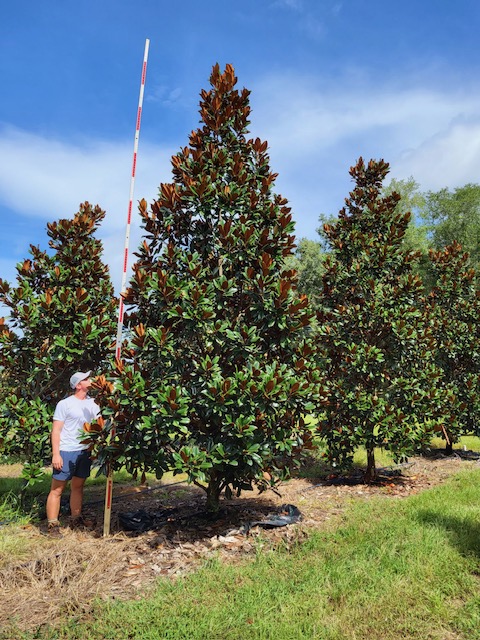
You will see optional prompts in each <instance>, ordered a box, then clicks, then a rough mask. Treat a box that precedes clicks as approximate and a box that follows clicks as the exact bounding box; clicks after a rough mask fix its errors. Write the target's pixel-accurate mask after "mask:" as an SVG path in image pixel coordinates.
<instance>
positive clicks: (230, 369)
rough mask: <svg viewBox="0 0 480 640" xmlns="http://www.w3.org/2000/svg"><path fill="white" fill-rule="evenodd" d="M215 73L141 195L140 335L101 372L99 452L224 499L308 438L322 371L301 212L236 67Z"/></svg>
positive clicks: (273, 469) (271, 475)
mask: <svg viewBox="0 0 480 640" xmlns="http://www.w3.org/2000/svg"><path fill="white" fill-rule="evenodd" d="M210 81H211V85H212V88H211V89H210V90H209V91H206V90H203V91H202V92H201V102H200V115H201V122H202V126H201V127H200V128H199V129H197V130H196V131H193V132H192V133H191V135H190V141H189V142H190V144H189V146H187V147H184V148H182V149H181V150H180V151H179V152H178V153H177V154H176V155H174V156H173V158H172V167H173V178H174V181H173V182H172V183H168V184H162V185H161V187H160V193H159V198H158V200H157V201H156V202H154V203H153V204H152V206H151V207H150V208H147V204H146V202H145V201H142V203H141V207H140V213H141V215H142V218H143V226H144V230H145V235H144V240H143V243H142V244H141V246H140V248H139V251H138V253H137V257H138V260H137V262H136V263H135V265H134V277H133V279H132V281H131V286H130V289H129V290H128V292H127V295H126V298H125V303H126V305H127V308H130V309H131V313H130V316H129V320H128V324H129V327H130V331H131V335H132V339H131V342H130V344H129V346H128V348H126V349H125V351H124V359H125V362H124V363H120V362H117V365H116V369H115V371H114V376H113V382H112V380H107V379H103V380H101V381H100V382H99V385H98V386H99V389H100V399H101V398H102V396H103V398H104V399H103V402H104V404H105V405H106V406H105V409H104V412H103V413H104V415H106V416H109V419H108V420H107V421H106V429H105V432H104V433H103V434H100V435H98V436H96V438H97V440H98V441H99V442H100V445H99V447H98V450H99V453H98V455H99V459H100V461H101V462H103V463H106V462H107V461H108V462H110V463H111V465H113V468H116V467H117V466H120V465H126V467H127V469H129V470H130V471H132V472H135V471H137V470H143V471H145V470H153V471H155V472H156V473H157V476H158V477H160V476H161V475H162V474H163V472H164V471H166V470H167V469H173V470H174V472H176V473H177V472H178V473H180V472H185V473H187V474H188V478H189V480H190V481H192V482H194V483H196V484H198V485H199V486H202V488H204V489H205V491H206V494H207V507H208V508H209V509H210V510H216V509H218V507H219V497H220V493H221V491H222V490H223V489H225V494H226V496H227V497H230V496H232V494H233V493H234V492H236V493H237V494H239V493H240V491H242V490H244V489H251V488H252V486H253V485H254V484H255V485H256V486H258V487H259V488H260V489H264V488H266V487H268V486H270V485H272V484H273V483H274V482H275V479H276V478H278V477H281V476H282V475H283V474H284V473H285V472H286V470H287V469H288V466H289V464H290V463H291V461H292V459H293V458H295V457H296V456H297V455H298V454H299V453H300V451H301V450H302V449H305V448H306V447H308V446H309V439H310V432H309V430H308V429H307V428H306V425H305V423H304V414H305V411H307V410H308V409H309V408H311V407H312V406H313V405H312V404H309V403H311V401H312V400H313V399H314V397H315V392H313V390H312V383H314V382H315V380H316V377H317V372H316V370H315V367H314V366H313V365H310V364H309V363H308V362H309V361H308V356H309V355H310V354H311V347H310V345H309V340H308V335H307V332H306V329H307V328H308V326H309V321H310V314H309V312H308V308H307V305H308V302H307V299H306V297H305V296H303V297H302V296H300V297H298V296H297V295H296V292H295V288H296V275H295V272H294V271H293V270H289V269H287V268H286V267H285V259H286V258H287V257H288V256H290V255H291V253H292V249H293V247H294V239H293V236H292V235H291V233H292V230H293V223H292V219H291V215H290V209H289V208H288V207H287V201H286V200H285V199H284V198H282V197H281V196H280V195H276V194H275V193H274V192H273V186H274V181H275V178H276V174H274V173H272V171H271V170H270V166H269V158H268V154H267V143H266V142H262V141H261V140H260V139H258V138H257V139H249V138H247V134H248V129H247V127H248V124H249V116H250V106H249V91H247V90H246V89H243V90H242V91H239V90H237V89H236V88H235V85H236V82H237V79H236V77H235V75H234V70H233V68H232V67H231V66H230V65H227V67H226V69H225V71H224V72H223V73H221V71H220V69H219V67H218V65H216V66H215V67H214V68H213V72H212V75H211V78H210ZM113 425H114V426H115V433H114V434H113V435H112V432H111V431H110V428H111V427H112V426H113ZM107 436H108V438H107ZM102 441H103V442H106V443H107V445H108V446H106V447H103V448H102V446H101V443H102Z"/></svg>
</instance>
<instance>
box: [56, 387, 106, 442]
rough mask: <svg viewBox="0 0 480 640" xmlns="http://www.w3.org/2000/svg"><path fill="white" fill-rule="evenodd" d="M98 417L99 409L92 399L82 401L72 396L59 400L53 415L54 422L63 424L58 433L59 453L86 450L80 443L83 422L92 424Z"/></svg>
mask: <svg viewBox="0 0 480 640" xmlns="http://www.w3.org/2000/svg"><path fill="white" fill-rule="evenodd" d="M99 415H100V407H99V406H98V404H97V403H96V402H95V400H94V399H93V398H89V397H88V396H87V397H86V398H85V399H84V400H80V399H79V398H76V397H75V396H74V395H71V396H69V397H68V398H65V400H60V402H59V403H58V404H57V406H56V408H55V413H54V414H53V419H54V420H60V421H61V422H63V427H62V430H61V431H60V451H80V450H82V449H88V445H86V444H82V443H81V442H80V438H81V433H80V432H81V431H84V429H83V425H84V424H85V422H92V420H95V418H97V417H98V416H99Z"/></svg>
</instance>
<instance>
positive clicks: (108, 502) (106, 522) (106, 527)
mask: <svg viewBox="0 0 480 640" xmlns="http://www.w3.org/2000/svg"><path fill="white" fill-rule="evenodd" d="M149 46H150V40H148V39H147V40H145V52H144V54H143V66H142V80H141V82H140V95H139V98H138V109H137V125H136V127H135V142H134V144H133V162H132V175H131V176H130V200H129V202H128V214H127V226H126V229H125V246H124V249H123V271H122V284H121V287H120V302H119V305H118V325H117V341H116V345H115V358H116V359H117V360H121V358H122V334H123V316H124V304H123V297H124V295H125V290H126V286H127V265H128V246H129V244H130V224H131V221H132V208H133V192H134V189H135V172H136V169H137V152H138V141H139V139H140V123H141V120H142V106H143V94H144V91H145V77H146V75H147V60H148V49H149ZM114 436H115V426H113V428H112V431H111V437H112V438H113V437H114ZM112 497H113V471H112V468H111V467H110V468H109V470H108V475H107V485H106V491H105V511H104V517H103V535H104V536H108V535H109V533H110V519H111V515H112Z"/></svg>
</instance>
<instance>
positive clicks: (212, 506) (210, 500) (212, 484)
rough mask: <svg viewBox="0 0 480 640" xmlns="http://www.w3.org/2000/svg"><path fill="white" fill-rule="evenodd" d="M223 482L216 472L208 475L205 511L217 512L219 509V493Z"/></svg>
mask: <svg viewBox="0 0 480 640" xmlns="http://www.w3.org/2000/svg"><path fill="white" fill-rule="evenodd" d="M222 489H223V482H222V479H221V478H219V477H218V476H217V475H216V474H215V475H213V476H210V477H209V480H208V485H207V511H208V512H209V513H218V511H219V510H220V494H221V493H222Z"/></svg>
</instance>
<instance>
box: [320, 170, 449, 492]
mask: <svg viewBox="0 0 480 640" xmlns="http://www.w3.org/2000/svg"><path fill="white" fill-rule="evenodd" d="M387 173H388V165H387V164H386V163H385V162H383V161H382V160H381V161H379V162H376V161H373V160H372V161H370V162H369V164H368V165H365V163H364V162H363V160H362V159H361V158H360V160H359V161H358V163H357V165H356V166H355V167H352V168H351V170H350V174H351V176H352V178H353V179H354V181H355V188H354V190H353V191H352V193H351V194H350V197H349V198H348V199H346V207H345V208H343V209H342V210H341V211H340V214H339V217H338V220H337V221H336V222H334V223H333V224H331V225H325V228H324V232H325V236H326V238H327V240H328V242H329V244H330V248H331V251H330V253H329V255H328V257H327V258H326V260H325V262H324V273H323V276H322V281H323V289H322V291H321V295H320V297H319V304H320V311H319V312H318V320H319V328H318V332H319V339H318V349H319V353H320V354H321V355H322V356H323V359H324V362H325V366H326V370H327V380H328V385H329V403H328V405H327V407H326V413H325V414H324V416H323V418H324V419H323V420H322V422H321V427H320V433H321V435H322V437H323V438H324V439H325V441H326V443H327V445H328V451H329V453H328V455H329V457H330V460H331V461H333V462H334V463H337V464H348V463H351V461H352V459H353V454H354V452H355V450H356V448H357V447H358V446H364V447H365V448H366V450H367V457H368V462H367V470H366V474H365V479H366V481H371V480H373V479H374V477H375V453H374V451H375V447H384V448H386V449H388V450H390V451H391V452H392V453H393V455H394V457H395V458H396V459H397V460H401V459H403V458H405V457H406V456H408V455H409V454H411V453H412V452H413V451H415V450H416V449H417V448H418V447H420V446H421V445H422V444H423V443H424V441H425V439H426V437H427V431H426V429H425V424H426V421H427V419H428V418H429V417H431V418H433V417H434V416H435V411H436V408H437V407H438V402H439V399H438V390H437V385H438V380H439V375H440V374H439V371H438V370H437V369H436V368H435V365H434V363H433V349H434V344H435V343H434V339H433V336H432V334H431V331H430V329H429V326H428V322H427V321H426V319H425V317H424V314H423V313H422V309H421V305H420V292H421V288H422V285H421V281H420V279H419V277H418V276H415V275H414V274H413V272H412V263H413V261H414V258H415V254H413V253H411V252H405V251H404V249H403V238H404V236H405V232H406V229H407V226H408V222H409V219H410V214H409V213H404V212H401V211H399V208H398V207H397V206H396V205H397V202H398V200H399V196H398V195H397V194H396V193H392V194H390V195H387V196H384V197H382V196H381V187H382V181H383V180H384V178H385V176H386V175H387Z"/></svg>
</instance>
